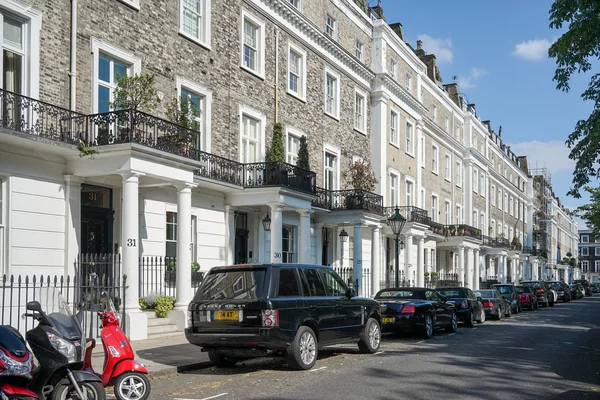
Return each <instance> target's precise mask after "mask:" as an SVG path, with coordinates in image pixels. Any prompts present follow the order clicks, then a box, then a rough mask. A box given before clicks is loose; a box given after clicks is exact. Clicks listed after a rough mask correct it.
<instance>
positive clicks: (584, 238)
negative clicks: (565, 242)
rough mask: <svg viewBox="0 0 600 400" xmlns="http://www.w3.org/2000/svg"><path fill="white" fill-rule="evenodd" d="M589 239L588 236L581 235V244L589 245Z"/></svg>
mask: <svg viewBox="0 0 600 400" xmlns="http://www.w3.org/2000/svg"><path fill="white" fill-rule="evenodd" d="M589 242H590V237H589V236H588V235H581V243H589Z"/></svg>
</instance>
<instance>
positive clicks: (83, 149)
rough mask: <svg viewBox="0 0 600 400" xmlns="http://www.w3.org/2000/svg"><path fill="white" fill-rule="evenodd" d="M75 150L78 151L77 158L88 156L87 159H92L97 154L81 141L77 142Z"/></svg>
mask: <svg viewBox="0 0 600 400" xmlns="http://www.w3.org/2000/svg"><path fill="white" fill-rule="evenodd" d="M77 148H78V149H79V157H86V156H88V157H89V158H94V154H98V152H97V151H96V150H94V149H92V148H90V147H87V146H86V145H85V143H83V140H81V139H80V140H79V145H78V146H77Z"/></svg>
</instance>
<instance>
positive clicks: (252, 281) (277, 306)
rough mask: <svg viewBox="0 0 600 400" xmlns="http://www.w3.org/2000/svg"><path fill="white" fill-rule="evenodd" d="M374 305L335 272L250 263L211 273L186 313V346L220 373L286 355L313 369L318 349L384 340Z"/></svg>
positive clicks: (367, 346)
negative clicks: (205, 355) (262, 358)
mask: <svg viewBox="0 0 600 400" xmlns="http://www.w3.org/2000/svg"><path fill="white" fill-rule="evenodd" d="M380 308H381V307H380V305H379V303H378V302H377V301H375V300H373V299H368V298H359V297H356V294H355V291H354V289H352V288H348V287H347V286H346V284H345V283H344V281H343V280H342V278H340V277H339V276H338V275H337V274H336V273H335V271H334V270H333V269H332V268H331V267H326V266H320V265H319V266H317V265H300V264H252V265H232V266H227V267H215V268H212V269H211V270H210V271H209V272H208V274H207V276H206V277H205V279H204V281H203V282H202V285H201V286H200V288H199V289H198V290H197V292H196V294H195V296H194V298H193V300H192V301H191V303H190V305H189V307H188V328H187V329H186V330H185V334H186V338H187V340H188V341H189V342H190V343H191V344H194V345H197V346H201V347H202V348H203V350H204V351H207V352H208V356H209V358H210V360H211V361H212V362H213V363H214V364H215V365H216V366H219V367H231V366H234V365H235V363H236V362H237V361H240V360H243V359H247V358H253V357H259V356H285V357H287V359H288V363H289V365H290V367H291V368H294V369H310V368H312V367H313V365H314V364H315V362H316V360H317V356H318V352H319V348H321V347H323V346H327V345H331V344H338V343H345V342H351V343H358V348H359V349H360V351H361V352H363V353H375V352H377V351H378V350H379V345H380V340H381V325H380V322H381V313H380Z"/></svg>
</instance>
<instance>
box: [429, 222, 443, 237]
mask: <svg viewBox="0 0 600 400" xmlns="http://www.w3.org/2000/svg"><path fill="white" fill-rule="evenodd" d="M427 225H429V229H430V230H431V232H433V233H435V234H436V235H440V236H445V235H446V233H445V230H444V225H442V224H440V223H438V222H435V221H434V220H432V219H431V217H429V218H427Z"/></svg>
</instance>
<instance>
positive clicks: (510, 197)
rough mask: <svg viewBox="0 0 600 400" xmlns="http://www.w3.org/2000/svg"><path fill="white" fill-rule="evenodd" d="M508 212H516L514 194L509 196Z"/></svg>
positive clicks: (511, 213)
mask: <svg viewBox="0 0 600 400" xmlns="http://www.w3.org/2000/svg"><path fill="white" fill-rule="evenodd" d="M508 213H509V214H510V215H513V214H514V207H513V198H512V196H509V198H508Z"/></svg>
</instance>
